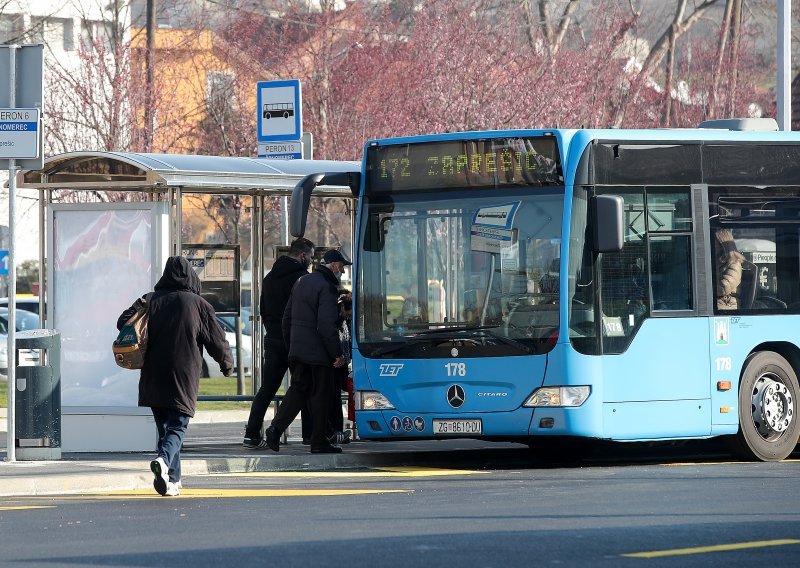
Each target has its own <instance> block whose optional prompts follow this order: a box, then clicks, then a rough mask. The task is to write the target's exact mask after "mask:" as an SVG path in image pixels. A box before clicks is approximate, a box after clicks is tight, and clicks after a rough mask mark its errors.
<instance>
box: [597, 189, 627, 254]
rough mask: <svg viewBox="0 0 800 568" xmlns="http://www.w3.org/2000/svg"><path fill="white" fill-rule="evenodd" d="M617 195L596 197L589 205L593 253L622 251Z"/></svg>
mask: <svg viewBox="0 0 800 568" xmlns="http://www.w3.org/2000/svg"><path fill="white" fill-rule="evenodd" d="M623 204H624V202H623V200H622V197H621V196H619V195H596V196H594V197H592V199H591V202H590V203H589V212H590V213H589V214H590V219H591V222H592V248H593V249H594V252H614V251H620V250H622V245H623V243H624V238H623V237H624V225H623V215H622V206H623Z"/></svg>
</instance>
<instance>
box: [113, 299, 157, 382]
mask: <svg viewBox="0 0 800 568" xmlns="http://www.w3.org/2000/svg"><path fill="white" fill-rule="evenodd" d="M152 295H153V294H152V293H150V294H145V295H144V296H142V297H141V298H139V299H138V300H136V310H135V311H134V312H133V315H132V316H131V317H130V318H128V321H127V322H125V325H123V326H122V329H120V330H119V334H118V335H117V338H116V339H115V340H114V344H113V345H112V346H111V349H112V350H113V351H114V361H115V362H116V363H117V365H119V366H120V367H123V368H125V369H141V368H142V367H144V356H145V353H146V352H147V322H148V320H149V319H150V318H149V316H150V297H151V296H152Z"/></svg>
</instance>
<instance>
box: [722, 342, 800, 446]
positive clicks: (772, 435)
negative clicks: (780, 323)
mask: <svg viewBox="0 0 800 568" xmlns="http://www.w3.org/2000/svg"><path fill="white" fill-rule="evenodd" d="M798 392H800V387H798V383H797V375H796V374H795V372H794V369H792V366H791V365H790V364H789V362H788V361H787V360H786V359H784V358H783V357H781V356H780V355H778V354H777V353H773V352H772V351H761V352H759V353H753V354H752V355H750V356H749V357H748V358H747V360H746V361H745V364H744V371H743V372H742V378H741V382H740V385H739V433H738V434H737V435H736V438H735V439H734V440H732V441H733V448H732V449H733V450H734V452H735V453H737V454H739V455H740V456H742V457H745V458H747V459H757V460H761V461H780V460H782V459H784V458H786V457H787V456H788V455H789V454H791V453H792V451H794V448H795V446H796V445H797V441H798V436H800V421H798V416H797V411H798V404H797V395H798Z"/></svg>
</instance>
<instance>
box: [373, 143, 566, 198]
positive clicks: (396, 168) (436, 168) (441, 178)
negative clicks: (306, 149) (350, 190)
mask: <svg viewBox="0 0 800 568" xmlns="http://www.w3.org/2000/svg"><path fill="white" fill-rule="evenodd" d="M367 180H368V184H367V191H368V192H374V193H387V192H395V191H413V190H425V189H451V188H495V187H501V186H524V185H561V184H563V183H564V181H563V175H562V172H561V162H560V160H559V155H558V143H557V142H556V139H555V138H553V137H542V138H490V139H484V140H446V141H441V142H424V143H419V144H400V145H394V146H374V147H371V148H369V149H368V151H367Z"/></svg>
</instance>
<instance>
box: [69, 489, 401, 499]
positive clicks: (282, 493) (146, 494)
mask: <svg viewBox="0 0 800 568" xmlns="http://www.w3.org/2000/svg"><path fill="white" fill-rule="evenodd" d="M379 493H413V491H410V490H406V489H242V488H236V489H187V488H183V489H181V494H180V495H179V496H178V498H195V499H211V498H224V499H230V498H233V497H332V496H338V495H374V494H379ZM58 498H59V499H164V497H162V496H161V495H158V494H157V493H154V492H153V490H152V489H137V490H134V491H108V492H103V493H81V494H79V495H67V496H59V497H58ZM174 498H175V497H170V499H174Z"/></svg>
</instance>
